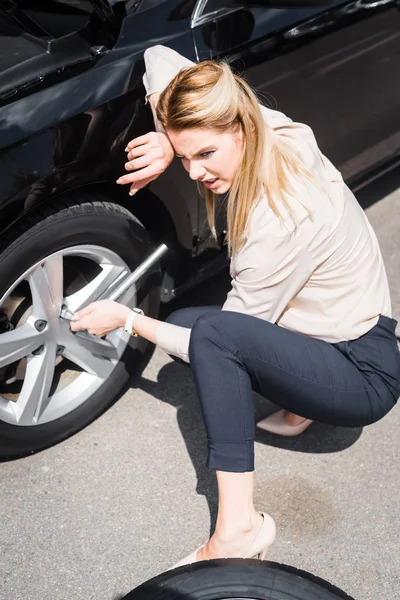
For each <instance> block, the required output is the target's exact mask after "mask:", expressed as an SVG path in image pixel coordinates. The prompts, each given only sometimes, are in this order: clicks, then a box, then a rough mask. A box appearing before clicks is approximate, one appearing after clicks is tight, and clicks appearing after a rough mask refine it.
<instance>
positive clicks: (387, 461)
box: [0, 173, 400, 600]
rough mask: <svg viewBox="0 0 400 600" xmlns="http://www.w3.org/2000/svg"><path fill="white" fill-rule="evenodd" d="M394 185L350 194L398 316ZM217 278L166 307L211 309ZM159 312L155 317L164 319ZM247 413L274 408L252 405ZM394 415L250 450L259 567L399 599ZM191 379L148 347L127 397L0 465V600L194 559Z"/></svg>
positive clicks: (71, 591) (198, 452)
mask: <svg viewBox="0 0 400 600" xmlns="http://www.w3.org/2000/svg"><path fill="white" fill-rule="evenodd" d="M399 185H400V176H399V173H397V175H396V174H395V173H392V174H389V175H386V176H384V177H383V178H381V179H380V180H379V181H378V182H375V183H374V184H370V185H369V186H368V188H366V189H364V190H363V191H361V192H359V193H358V198H359V200H360V202H361V203H362V204H363V206H364V207H365V208H366V210H367V213H368V216H369V218H370V221H371V222H372V224H373V226H374V228H375V230H376V232H377V235H378V237H379V240H380V243H381V247H382V251H383V254H384V257H385V261H386V267H387V272H388V275H389V279H390V286H391V291H392V300H393V311H394V316H395V317H396V318H397V319H398V320H400V267H399V253H400V189H399ZM228 287H229V278H228V277H225V276H224V277H218V278H216V281H214V282H210V284H209V285H207V287H206V286H203V288H202V289H201V290H200V291H199V290H196V291H194V292H192V293H191V294H190V295H188V296H187V297H186V298H184V299H181V300H180V301H179V303H178V302H176V304H175V307H177V306H185V305H191V304H201V303H208V304H213V303H215V302H218V301H219V302H222V301H223V298H224V294H225V292H226V291H227V289H228ZM164 312H165V311H164ZM254 403H255V409H256V416H257V417H261V416H263V415H267V414H268V413H269V412H271V411H272V410H273V406H272V405H271V404H269V403H268V401H266V400H264V399H262V398H260V397H256V396H255V398H254ZM399 430H400V411H399V410H398V409H396V410H394V411H393V412H392V413H391V414H390V415H389V416H387V417H386V418H385V419H383V420H382V421H381V422H379V423H377V424H375V425H372V426H370V427H367V428H365V429H361V428H360V429H345V428H339V427H329V426H325V425H319V424H314V425H313V426H312V427H311V428H310V429H309V430H307V431H306V432H305V433H304V434H303V435H301V436H300V437H298V438H295V439H291V440H290V439H280V438H279V437H277V436H274V435H271V434H267V433H264V432H260V433H257V440H256V488H255V501H256V505H257V507H258V508H259V509H262V510H265V511H267V512H269V513H270V514H271V515H272V516H273V517H274V519H275V520H276V523H277V527H278V536H277V540H276V542H275V544H274V545H273V546H272V548H271V550H270V553H269V559H270V560H273V561H278V562H282V563H286V564H290V565H293V566H295V567H298V568H300V569H305V570H306V571H310V572H312V573H314V574H316V575H318V576H320V577H323V578H325V579H327V580H329V581H330V582H332V583H334V584H335V585H337V586H338V587H340V588H342V589H343V590H345V591H346V592H347V593H348V594H350V595H352V596H354V598H355V599H356V600H378V599H379V600H393V599H394V598H399V597H400V560H399V512H400V503H399V491H398V488H399V463H400V451H399V450H400V441H399ZM205 458H206V444H205V437H204V429H203V425H202V421H201V417H200V412H199V407H198V402H197V398H196V394H195V390H194V386H193V383H192V380H191V375H190V371H189V369H187V368H185V367H184V366H181V365H178V364H175V363H174V362H173V361H172V360H171V359H170V358H169V357H168V356H167V355H166V354H164V353H163V352H162V351H161V350H158V349H156V351H155V352H154V354H153V356H152V359H151V362H150V363H149V365H148V366H147V368H146V369H145V370H144V372H143V374H142V376H141V377H140V378H139V379H138V380H136V381H135V382H134V383H133V384H132V388H131V389H130V390H129V391H128V392H127V393H126V394H125V395H124V396H123V397H122V398H121V399H120V400H119V401H118V402H117V403H116V404H115V405H114V406H113V407H112V408H111V409H110V410H109V411H108V412H107V413H106V414H104V415H103V416H102V417H101V418H100V419H98V420H97V421H96V422H95V423H93V424H92V425H90V426H89V427H87V428H86V429H85V430H84V431H82V432H80V433H79V434H78V435H75V436H74V437H72V438H71V439H69V440H67V441H65V442H63V443H62V444H59V445H58V446H56V447H54V448H51V449H48V450H46V451H44V452H40V453H38V454H36V455H33V456H29V457H27V458H24V459H19V460H15V461H11V462H4V463H2V464H1V465H0V470H1V482H2V485H1V489H2V491H1V493H0V498H1V500H0V508H1V551H0V579H1V580H2V581H1V586H0V597H1V599H2V600H81V599H82V600H91V599H93V600H117V599H118V598H121V597H122V596H123V595H124V594H126V593H127V592H128V591H129V590H130V589H132V588H134V587H136V586H137V585H139V584H140V583H141V582H143V581H145V580H147V579H149V578H150V577H153V576H154V575H156V574H158V573H160V572H162V571H163V570H165V569H166V568H167V567H170V566H171V565H172V564H173V563H174V562H175V561H177V560H178V559H180V558H181V557H183V556H185V555H186V554H188V553H189V552H191V551H193V550H194V549H195V548H196V547H197V546H199V545H200V544H201V543H202V542H203V541H205V540H206V539H207V538H208V536H209V533H210V528H212V527H213V524H214V523H215V515H216V488H215V482H214V475H213V473H212V472H209V471H207V470H206V468H205V467H204V463H205Z"/></svg>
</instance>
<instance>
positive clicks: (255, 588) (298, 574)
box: [121, 558, 354, 600]
mask: <svg viewBox="0 0 400 600" xmlns="http://www.w3.org/2000/svg"><path fill="white" fill-rule="evenodd" d="M245 598H246V599H248V600H274V599H275V600H278V599H279V600H354V599H352V598H351V597H350V596H348V595H347V594H345V593H344V592H342V591H341V590H339V589H338V588H337V587H335V586H333V585H331V584H330V583H328V582H327V581H324V580H323V579H320V578H319V577H315V576H314V575H311V574H310V573H306V572H305V571H300V570H299V569H295V568H294V567H290V566H287V565H282V564H279V563H275V562H270V561H260V560H253V559H241V558H229V559H218V560H210V561H203V562H199V563H195V564H191V565H187V566H184V567H179V568H178V569H173V570H171V571H167V572H166V573H163V574H161V575H158V576H157V577H154V578H153V579H150V580H149V581H146V582H145V583H143V584H142V585H140V586H139V587H137V588H135V589H134V590H132V591H131V592H129V593H128V594H127V595H126V596H124V597H123V599H121V600H244V599H245Z"/></svg>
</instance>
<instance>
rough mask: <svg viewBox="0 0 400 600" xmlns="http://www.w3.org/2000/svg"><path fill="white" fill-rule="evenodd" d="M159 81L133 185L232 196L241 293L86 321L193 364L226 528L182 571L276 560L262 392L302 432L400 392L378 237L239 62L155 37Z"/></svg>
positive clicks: (370, 418)
mask: <svg viewBox="0 0 400 600" xmlns="http://www.w3.org/2000/svg"><path fill="white" fill-rule="evenodd" d="M145 63H146V75H145V77H144V83H145V86H146V90H147V96H148V98H149V99H150V104H151V107H152V110H153V113H154V115H155V121H156V128H157V133H151V134H148V135H146V136H142V137H141V138H137V139H136V140H133V141H132V142H131V143H130V144H129V146H128V149H127V150H129V152H128V159H129V162H128V163H127V165H126V168H127V169H128V170H134V171H135V172H134V173H131V174H127V175H125V176H123V177H121V178H120V180H118V183H122V184H124V183H130V184H131V192H130V193H131V194H133V193H136V191H137V190H138V189H140V187H143V185H145V184H147V183H148V182H149V181H151V180H152V179H154V178H155V177H156V176H157V175H158V174H159V173H160V172H162V171H163V170H164V169H165V168H166V167H167V166H168V164H169V163H170V162H171V160H172V156H173V152H175V153H176V155H177V156H179V157H180V158H181V160H182V163H183V166H184V167H185V169H186V170H187V171H188V173H189V176H190V177H191V178H192V179H194V180H196V181H197V182H199V183H200V187H201V188H202V189H203V190H204V193H205V198H206V204H207V211H208V218H209V222H210V227H211V231H212V232H213V233H214V234H215V227H214V204H215V200H216V196H217V195H220V194H226V193H229V200H228V207H227V222H228V231H227V244H228V250H229V254H230V256H231V276H232V289H231V291H230V292H229V294H228V297H227V299H226V302H225V304H224V306H223V308H222V310H218V309H214V308H212V307H211V308H210V307H205V308H192V309H191V308H189V309H184V310H181V311H177V312H176V313H174V314H173V315H171V317H170V318H169V322H168V323H160V322H159V321H157V320H155V319H150V318H148V317H146V316H144V315H143V314H140V311H139V312H137V311H136V312H132V311H130V309H129V308H127V307H125V306H122V305H119V304H117V303H115V302H110V301H107V300H105V301H101V302H96V303H94V304H91V305H89V306H88V307H87V308H85V309H83V310H81V311H79V313H77V315H76V317H75V318H76V321H75V322H74V323H72V328H73V330H75V331H77V330H79V329H87V330H88V331H89V332H90V333H94V334H97V335H104V334H105V333H107V332H110V331H112V330H113V329H116V328H118V327H122V326H125V329H126V330H128V331H132V330H133V331H134V332H135V333H136V334H138V335H141V336H143V337H145V338H147V339H148V340H150V341H152V342H154V343H157V344H158V345H159V346H160V347H161V348H163V349H164V350H166V351H167V352H168V353H170V354H172V355H174V356H178V357H180V358H181V359H183V360H184V361H186V362H189V360H190V365H191V368H192V372H193V376H194V381H195V385H196V388H197V392H198V395H199V398H200V402H201V407H202V411H203V417H204V421H205V426H206V431H207V438H208V447H209V457H208V463H207V464H208V467H209V468H211V469H215V470H216V475H217V482H218V493H219V506H218V518H217V523H216V528H215V532H214V534H213V535H212V537H211V539H210V540H209V541H208V542H207V543H206V544H205V545H204V546H202V547H201V548H199V549H198V550H197V551H196V552H194V553H193V554H191V555H190V556H189V557H186V558H185V559H183V560H182V561H181V562H180V563H178V564H185V563H188V562H194V561H196V560H204V559H210V558H216V557H228V556H239V557H250V556H259V557H260V558H263V557H264V555H265V552H266V550H267V549H268V547H269V546H270V544H271V543H272V541H273V540H274V537H275V525H274V522H273V520H272V518H271V517H269V516H268V515H267V514H265V513H261V514H260V513H257V512H256V510H255V508H254V505H253V482H254V414H253V405H252V389H253V390H256V391H257V392H259V393H261V394H263V395H265V396H266V397H268V398H269V399H270V400H272V401H273V402H275V403H276V404H277V405H279V406H281V407H282V409H284V410H285V411H286V412H285V413H283V412H280V413H279V416H278V418H277V417H276V416H275V417H274V419H275V422H273V423H272V424H271V422H270V421H268V420H265V421H264V422H261V423H260V424H259V425H260V426H261V427H265V428H268V429H273V430H275V431H277V432H281V433H288V431H289V432H290V428H291V427H293V431H294V432H295V433H298V432H299V431H301V430H302V429H304V428H305V427H306V426H308V424H309V423H310V422H312V421H314V420H316V421H320V422H324V423H330V424H333V425H341V426H349V427H360V426H364V425H367V424H369V423H373V422H375V421H377V420H378V419H381V418H382V417H383V416H384V415H385V414H386V413H387V412H388V411H389V410H390V409H391V408H392V407H393V406H394V404H395V403H396V400H397V398H398V396H399V395H400V357H399V352H398V348H397V343H396V337H395V333H394V331H395V326H396V321H394V320H393V319H392V318H391V307H390V298H389V290H388V283H387V278H386V274H385V269H384V265H383V262H382V257H381V253H380V250H379V247H378V242H377V240H376V237H375V234H374V232H373V231H372V229H371V227H370V225H369V223H368V221H367V218H366V216H365V214H364V212H363V211H362V209H361V208H360V207H359V205H358V203H357V201H356V199H355V198H354V196H353V195H352V193H351V192H350V190H349V189H348V188H347V186H346V185H345V184H344V182H343V180H342V177H341V175H340V173H339V172H338V171H337V170H336V169H335V168H334V167H333V165H332V164H331V163H330V162H329V161H328V160H327V159H326V158H325V157H324V156H323V155H322V154H321V153H320V151H319V149H318V146H317V143H316V141H315V138H314V135H313V133H312V131H311V129H310V128H309V127H307V126H305V125H302V124H298V123H293V122H292V121H291V120H290V119H289V118H287V117H286V116H284V115H283V114H282V113H279V112H277V111H274V110H270V109H268V108H265V107H263V106H260V105H259V104H258V101H257V98H256V96H255V95H254V93H253V92H252V90H251V89H250V87H249V86H248V85H247V84H246V83H245V82H244V81H243V79H241V78H239V77H237V76H236V75H234V74H233V73H232V71H231V70H230V68H229V67H228V66H227V65H226V64H217V63H215V62H212V61H205V62H203V63H199V64H198V65H194V64H193V63H190V61H187V60H186V59H184V58H183V57H181V56H180V55H179V54H177V53H176V52H174V51H172V50H170V49H168V48H165V47H162V46H155V47H153V48H150V49H149V50H147V51H146V53H145Z"/></svg>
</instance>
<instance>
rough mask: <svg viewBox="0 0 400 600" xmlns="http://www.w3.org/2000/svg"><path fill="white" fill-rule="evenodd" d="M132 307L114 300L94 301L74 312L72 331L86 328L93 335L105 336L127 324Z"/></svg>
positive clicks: (71, 323)
mask: <svg viewBox="0 0 400 600" xmlns="http://www.w3.org/2000/svg"><path fill="white" fill-rule="evenodd" d="M129 313H130V308H128V307H127V306H124V305H123V304H119V303H118V302H114V301H113V300H98V301H97V302H92V303H91V304H89V305H88V306H85V308H82V310H79V311H78V312H77V313H75V314H74V316H73V318H72V320H71V322H70V325H71V329H72V331H74V332H75V331H80V330H82V329H85V330H86V331H87V332H88V333H91V334H93V335H98V336H103V335H106V334H107V333H110V332H111V331H114V330H115V329H118V328H119V327H123V326H124V325H125V321H126V318H127V316H128V314H129Z"/></svg>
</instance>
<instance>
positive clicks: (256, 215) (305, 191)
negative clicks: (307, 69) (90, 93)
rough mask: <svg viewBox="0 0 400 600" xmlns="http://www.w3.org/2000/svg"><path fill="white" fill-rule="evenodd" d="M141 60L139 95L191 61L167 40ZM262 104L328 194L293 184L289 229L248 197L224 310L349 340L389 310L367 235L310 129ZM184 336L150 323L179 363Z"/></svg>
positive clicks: (375, 249)
mask: <svg viewBox="0 0 400 600" xmlns="http://www.w3.org/2000/svg"><path fill="white" fill-rule="evenodd" d="M144 58H145V65H146V73H145V75H144V77H143V83H144V85H145V88H146V93H147V94H146V96H149V95H150V94H152V93H154V92H160V91H162V90H163V89H164V88H165V86H166V85H168V83H169V82H170V81H171V80H172V78H173V77H174V76H175V75H176V74H177V73H178V71H179V70H180V69H181V68H183V67H186V66H190V65H192V64H194V63H192V62H191V61H189V60H187V59H186V58H184V57H182V56H181V55H180V54H178V53H177V52H175V51H174V50H171V49H170V48H167V47H165V46H154V47H152V48H149V49H148V50H146V52H145V55H144ZM261 110H262V113H263V116H264V119H265V122H266V123H267V124H268V126H269V127H272V129H274V131H275V132H276V133H277V134H278V135H282V136H285V138H286V139H287V140H289V141H292V142H293V144H294V145H295V146H296V148H297V150H298V152H299V153H300V155H301V157H302V159H303V160H304V163H305V164H306V165H307V167H308V168H309V169H310V170H311V171H312V173H313V174H314V175H315V176H316V177H317V178H318V181H319V182H320V183H321V184H322V186H323V188H324V189H325V190H326V194H324V193H322V192H321V191H320V190H318V189H316V188H315V186H312V185H310V184H307V183H304V184H299V182H294V183H293V186H294V189H295V193H293V195H292V197H291V198H290V204H291V208H292V210H293V212H294V215H295V221H296V229H294V228H293V222H292V221H291V219H290V218H289V215H288V214H287V212H286V211H285V209H284V207H283V206H279V205H278V209H279V210H280V212H281V214H282V216H283V223H281V222H280V221H279V219H278V218H277V217H276V216H275V215H274V213H273V212H272V210H271V208H270V207H269V205H268V200H267V198H266V196H265V195H264V196H262V197H261V198H260V199H259V201H258V202H256V203H255V208H254V210H253V212H252V214H251V217H250V222H249V223H250V227H249V234H248V237H247V241H246V243H245V245H244V247H243V248H242V249H241V251H240V252H239V253H238V254H237V255H235V256H233V257H232V259H231V264H230V275H231V277H232V289H231V290H230V292H229V294H228V296H227V298H226V301H225V303H224V305H223V307H222V310H230V311H235V312H241V313H246V314H248V315H252V316H254V317H256V318H259V319H264V320H266V321H270V322H272V323H276V324H277V325H279V326H281V327H286V328H287V329H291V330H292V331H297V332H299V333H302V334H304V335H308V336H312V337H315V338H318V339H320V340H325V341H326V342H331V343H332V342H340V341H344V340H353V339H356V338H358V337H360V336H361V335H363V334H364V333H366V332H367V331H369V330H370V329H371V328H372V327H373V326H374V325H375V324H376V323H377V321H378V319H379V316H380V315H385V316H388V317H391V305H390V296H389V287H388V281H387V277H386V272H385V268H384V264H383V260H382V255H381V252H380V249H379V244H378V241H377V239H376V236H375V233H374V231H373V230H372V228H371V225H370V223H369V222H368V219H367V217H366V215H365V213H364V211H363V210H362V209H361V207H360V206H359V204H358V202H357V200H356V198H355V197H354V195H353V194H352V192H351V191H350V189H349V188H348V187H347V186H346V184H345V183H344V182H343V179H342V176H341V174H340V173H339V171H338V170H337V169H336V168H335V167H334V166H333V165H332V163H331V162H330V161H329V160H328V159H327V158H326V157H325V156H323V154H322V153H321V151H320V150H319V148H318V145H317V142H316V140H315V137H314V134H313V132H312V130H311V129H310V127H308V126H307V125H304V124H302V123H294V122H293V121H292V120H291V119H289V118H288V117H287V116H285V115H284V114H283V113H281V112H278V111H276V110H272V109H270V108H267V107H264V106H261ZM299 200H300V202H299ZM302 204H303V205H305V206H306V207H307V209H308V210H309V211H310V212H311V214H312V219H310V218H309V216H308V213H307V210H306V209H305V208H304V207H303V206H302ZM189 340H190V329H186V328H183V327H178V326H176V325H171V324H169V323H162V324H161V325H160V326H159V328H158V330H157V344H158V345H159V346H160V347H161V348H163V349H164V350H165V351H166V352H168V353H169V354H173V355H175V356H179V357H180V358H182V359H183V360H185V361H187V362H188V361H189V359H188V346H189Z"/></svg>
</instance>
